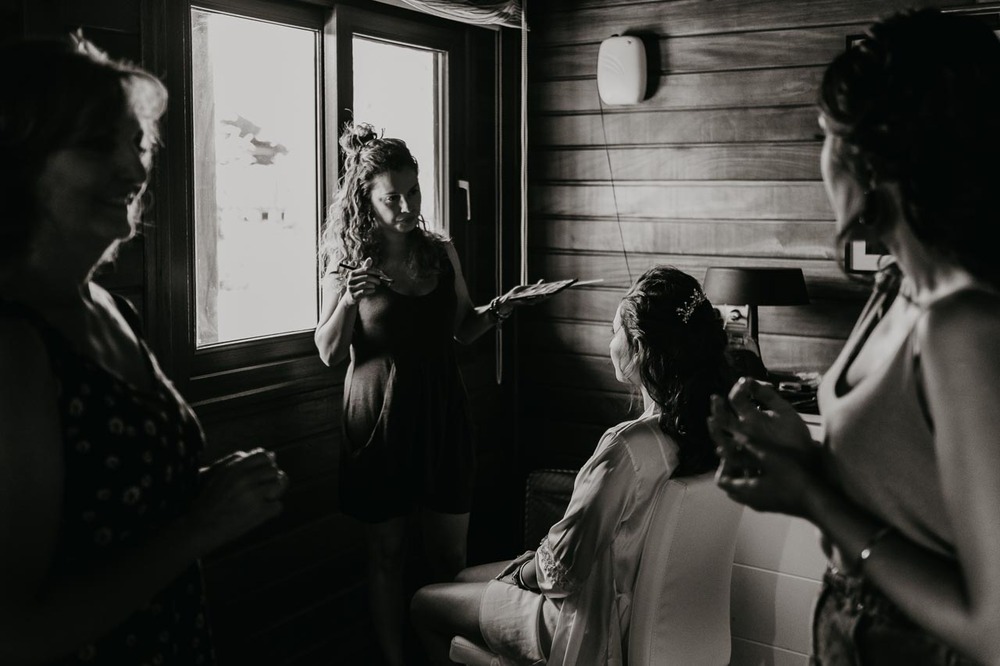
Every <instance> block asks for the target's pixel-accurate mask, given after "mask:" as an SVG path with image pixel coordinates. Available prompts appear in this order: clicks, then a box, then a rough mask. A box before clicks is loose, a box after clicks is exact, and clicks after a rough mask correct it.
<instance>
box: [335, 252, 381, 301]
mask: <svg viewBox="0 0 1000 666" xmlns="http://www.w3.org/2000/svg"><path fill="white" fill-rule="evenodd" d="M371 268H372V259H371V257H365V259H364V261H362V262H361V265H360V266H358V267H357V268H355V269H344V270H346V271H347V279H346V280H345V281H344V285H345V288H344V296H343V298H344V300H345V301H346V302H347V304H348V305H357V304H358V301H360V300H361V299H362V298H364V297H366V296H370V295H372V294H374V293H375V287H377V286H378V285H379V284H380V282H381V279H382V273H381V272H380V271H373V270H372V269H371Z"/></svg>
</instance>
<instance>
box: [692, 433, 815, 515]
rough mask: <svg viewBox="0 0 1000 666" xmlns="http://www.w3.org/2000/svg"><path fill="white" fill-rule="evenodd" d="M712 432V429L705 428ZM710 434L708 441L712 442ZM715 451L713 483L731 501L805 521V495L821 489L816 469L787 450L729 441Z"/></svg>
mask: <svg viewBox="0 0 1000 666" xmlns="http://www.w3.org/2000/svg"><path fill="white" fill-rule="evenodd" d="M709 431H710V432H712V426H711V425H710V426H709ZM715 435H716V433H715V432H712V438H713V439H715V440H716V442H719V441H720V440H719V439H716V436H715ZM722 441H724V442H726V443H724V444H721V445H720V447H719V450H720V454H719V458H720V462H719V468H718V470H717V471H716V474H715V482H716V484H718V486H719V487H720V488H722V489H723V490H724V491H726V494H727V495H729V497H731V498H732V499H734V500H735V501H737V502H739V503H740V504H746V505H747V506H749V507H750V508H752V509H755V510H757V511H772V512H776V513H785V514H788V515H792V516H798V517H803V518H808V517H809V516H808V515H807V514H808V511H809V510H808V507H809V506H810V504H809V494H810V493H812V492H817V491H819V490H820V489H821V488H823V487H824V484H825V481H824V479H823V477H822V476H821V475H820V473H819V468H818V465H808V464H807V463H805V462H804V459H803V457H802V456H801V455H798V454H796V453H795V452H793V451H790V450H787V449H772V450H767V451H765V450H762V449H757V448H755V447H753V446H748V445H742V446H740V445H736V444H735V443H734V442H733V441H732V440H731V439H728V440H722Z"/></svg>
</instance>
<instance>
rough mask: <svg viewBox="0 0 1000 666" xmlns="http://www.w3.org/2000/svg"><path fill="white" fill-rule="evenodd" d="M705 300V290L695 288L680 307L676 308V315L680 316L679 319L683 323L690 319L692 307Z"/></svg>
mask: <svg viewBox="0 0 1000 666" xmlns="http://www.w3.org/2000/svg"><path fill="white" fill-rule="evenodd" d="M704 302H705V292H703V291H702V290H701V289H695V290H694V291H692V292H691V296H690V297H689V298H688V299H687V301H686V302H685V303H684V305H682V306H681V307H679V308H677V316H678V317H680V318H681V321H682V322H684V323H685V324H686V323H688V320H690V319H691V313H692V312H694V309H695V308H696V307H698V306H699V305H701V304H702V303H704Z"/></svg>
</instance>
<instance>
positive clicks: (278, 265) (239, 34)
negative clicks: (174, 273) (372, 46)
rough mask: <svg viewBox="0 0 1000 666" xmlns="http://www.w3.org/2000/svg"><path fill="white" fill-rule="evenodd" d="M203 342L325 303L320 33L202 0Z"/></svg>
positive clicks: (265, 327) (301, 321)
mask: <svg viewBox="0 0 1000 666" xmlns="http://www.w3.org/2000/svg"><path fill="white" fill-rule="evenodd" d="M192 17H193V18H192V44H193V46H192V50H193V53H192V55H193V58H192V62H193V70H194V71H193V73H192V74H193V83H194V96H193V105H194V126H195V127H194V129H195V132H194V137H195V145H194V160H195V167H194V190H195V257H196V269H195V277H196V295H195V303H196V307H197V315H198V316H197V324H196V340H197V346H199V347H203V346H206V345H211V344H216V343H221V342H231V341H234V340H243V339H246V338H253V337H259V336H266V335H274V334H279V333H288V332H292V331H300V330H305V329H309V328H312V327H313V326H315V324H316V315H317V309H316V308H317V302H318V295H317V280H316V271H317V268H316V265H317V246H316V241H317V229H318V211H319V203H318V192H319V186H318V170H317V163H318V157H317V150H318V141H317V118H316V108H317V106H316V105H317V98H316V95H317V70H316V67H317V64H316V63H317V33H316V32H315V31H312V30H306V29H302V28H296V27H291V26H286V25H278V24H274V23H267V22H264V21H256V20H252V19H247V18H239V17H235V16H229V15H226V14H217V13H214V12H208V11H203V10H198V9H194V10H193V11H192Z"/></svg>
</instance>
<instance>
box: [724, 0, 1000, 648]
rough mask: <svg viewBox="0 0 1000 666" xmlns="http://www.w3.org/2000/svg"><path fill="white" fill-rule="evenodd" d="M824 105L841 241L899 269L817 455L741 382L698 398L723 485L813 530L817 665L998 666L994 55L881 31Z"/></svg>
mask: <svg viewBox="0 0 1000 666" xmlns="http://www.w3.org/2000/svg"><path fill="white" fill-rule="evenodd" d="M820 108H821V115H820V124H821V126H822V127H823V129H824V131H825V132H826V142H825V144H824V146H823V152H822V158H821V159H822V162H821V170H822V173H823V180H824V182H825V184H826V188H827V193H828V194H829V197H830V201H831V203H832V204H833V208H834V211H835V213H836V217H837V223H838V229H839V234H838V241H843V240H848V239H862V240H869V241H872V240H877V241H880V242H881V243H883V244H884V245H885V246H886V247H888V248H889V250H890V252H891V253H892V256H893V257H894V258H895V263H894V264H893V265H892V266H890V267H888V268H887V269H886V270H885V271H884V274H883V275H882V276H881V278H880V279H879V280H877V282H876V288H875V291H874V293H873V295H872V297H871V299H870V300H869V303H868V306H867V307H866V308H865V309H864V311H863V312H862V314H861V318H860V319H859V321H858V323H857V325H856V326H855V329H854V331H853V333H852V334H851V336H850V338H849V339H848V341H847V344H846V346H845V348H844V350H843V351H842V352H841V355H840V358H839V359H837V361H836V362H835V363H834V364H833V366H832V367H831V368H830V370H829V371H828V372H827V374H826V377H825V378H824V380H823V383H822V385H821V386H820V390H819V405H820V410H821V413H822V414H823V419H824V425H825V438H824V441H823V442H822V443H820V444H817V443H816V442H813V441H812V439H811V438H810V436H809V433H808V431H807V430H806V427H805V425H804V424H803V423H802V421H801V419H800V418H799V417H798V416H797V414H796V413H795V411H794V410H793V409H792V408H791V406H789V405H788V403H786V402H784V401H783V400H781V399H780V398H779V397H778V396H777V395H776V394H775V393H774V392H773V391H772V390H770V389H768V388H766V387H764V386H762V385H760V384H757V383H756V382H753V381H750V380H741V381H740V382H739V383H737V384H736V386H734V387H733V389H732V390H731V392H730V394H729V399H728V400H726V399H724V398H721V397H718V398H716V399H714V400H713V410H712V417H711V419H710V429H711V431H712V433H713V437H714V439H715V441H716V442H717V443H718V444H719V445H720V447H721V450H722V453H723V456H724V458H725V459H726V460H727V461H728V465H727V469H725V470H722V471H720V474H719V479H718V481H719V485H720V486H722V488H724V489H725V490H726V491H727V492H728V493H729V494H730V496H731V497H733V498H734V499H736V500H738V501H740V502H743V503H745V504H747V505H749V506H751V507H753V508H755V509H758V510H763V511H777V512H781V513H787V514H791V515H794V516H800V517H803V518H806V519H807V520H809V521H811V522H813V523H814V524H816V525H817V526H818V527H819V528H820V530H821V531H822V533H823V537H824V538H823V542H824V547H825V550H826V552H827V554H828V556H829V559H830V564H829V568H828V570H827V573H826V576H825V578H824V585H823V591H822V594H821V596H820V599H819V601H818V603H817V607H816V614H815V618H814V625H813V630H814V640H813V650H814V652H815V658H816V661H817V663H819V664H823V665H838V664H845V663H852V664H854V663H857V664H865V665H886V666H889V665H896V664H911V665H915V666H920V665H928V666H930V665H934V666H938V665H941V666H943V665H945V664H949V665H952V664H966V663H970V662H969V660H970V659H971V660H973V661H975V662H979V663H983V664H997V663H1000V514H998V513H997V507H998V506H1000V446H998V445H997V435H998V433H1000V409H998V408H997V393H998V389H1000V295H998V291H997V288H998V285H1000V262H998V261H997V260H996V254H995V251H994V246H993V243H992V242H991V241H987V239H988V238H992V237H994V236H995V235H996V227H997V218H998V212H1000V211H998V206H997V203H998V202H997V183H1000V162H998V160H997V159H996V155H997V154H998V152H1000V122H998V118H1000V42H998V41H997V38H996V36H995V35H994V34H993V31H992V30H991V29H990V28H989V27H987V26H986V25H985V24H984V23H980V22H979V20H978V19H974V18H971V17H963V16H959V15H954V14H942V13H939V12H937V11H934V10H924V11H919V12H915V13H911V14H902V15H897V16H894V17H892V18H890V19H887V20H885V21H883V22H880V23H876V24H875V25H874V26H872V28H871V29H870V31H869V34H868V36H867V37H866V38H865V39H864V41H862V42H861V44H860V45H859V46H856V47H854V48H851V49H850V50H849V51H847V52H846V53H844V54H842V55H841V56H839V57H838V58H837V59H836V60H834V62H833V63H832V64H831V65H830V67H829V68H828V69H827V72H826V75H825V77H824V80H823V86H822V90H821V97H820ZM737 469H738V470H739V471H738V472H734V471H733V470H737Z"/></svg>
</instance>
